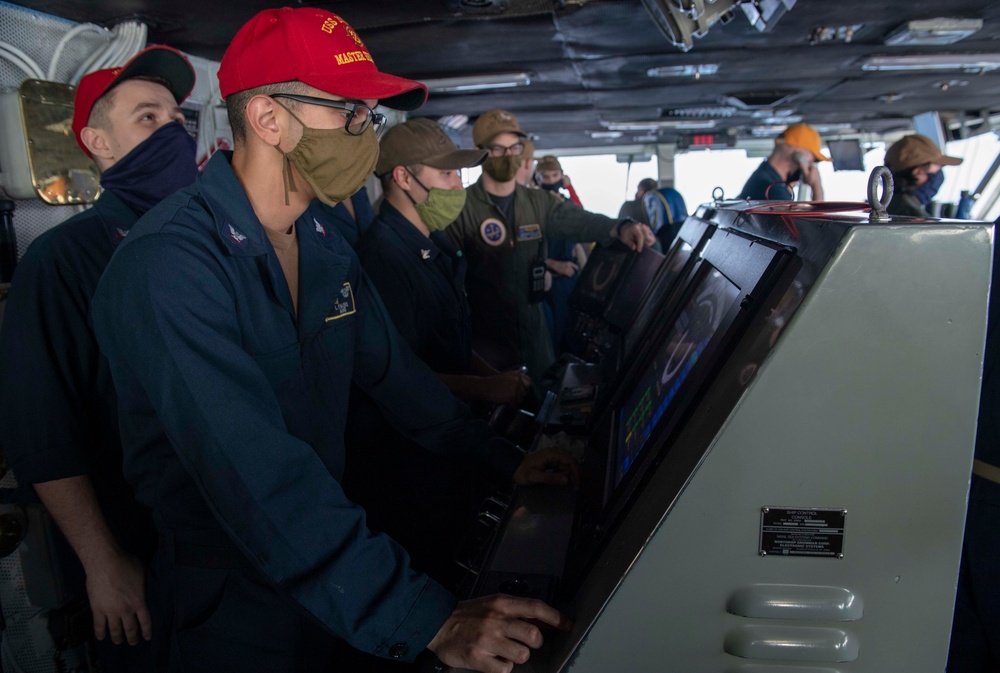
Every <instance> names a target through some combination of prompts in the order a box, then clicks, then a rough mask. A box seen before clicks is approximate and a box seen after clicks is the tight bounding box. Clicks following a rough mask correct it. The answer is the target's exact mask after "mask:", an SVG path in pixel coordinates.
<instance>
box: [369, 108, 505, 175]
mask: <svg viewBox="0 0 1000 673" xmlns="http://www.w3.org/2000/svg"><path fill="white" fill-rule="evenodd" d="M486 154H487V152H486V150H461V149H459V148H458V146H456V145H455V143H453V142H452V140H451V138H449V137H448V134H447V133H445V131H444V129H443V128H441V126H440V125H438V124H437V123H435V122H433V121H431V120H430V119H411V120H410V121H407V122H404V123H402V124H398V125H396V126H393V127H392V128H391V129H389V130H388V131H386V134H385V136H383V137H382V141H381V142H380V143H379V155H378V163H376V164H375V175H377V176H379V177H381V176H383V175H385V174H387V173H390V172H391V171H392V169H393V168H395V167H396V166H413V165H415V164H422V165H424V166H430V167H431V168H444V169H458V168H469V167H471V166H478V165H479V164H481V163H483V161H484V160H485V159H486Z"/></svg>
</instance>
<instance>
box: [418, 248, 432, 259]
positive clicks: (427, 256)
mask: <svg viewBox="0 0 1000 673" xmlns="http://www.w3.org/2000/svg"><path fill="white" fill-rule="evenodd" d="M430 258H431V251H430V250H424V249H421V250H420V259H430Z"/></svg>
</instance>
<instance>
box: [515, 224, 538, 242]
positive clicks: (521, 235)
mask: <svg viewBox="0 0 1000 673" xmlns="http://www.w3.org/2000/svg"><path fill="white" fill-rule="evenodd" d="M541 237H542V227H541V225H538V224H522V225H520V226H518V228H517V240H518V241H537V240H538V239H540V238H541Z"/></svg>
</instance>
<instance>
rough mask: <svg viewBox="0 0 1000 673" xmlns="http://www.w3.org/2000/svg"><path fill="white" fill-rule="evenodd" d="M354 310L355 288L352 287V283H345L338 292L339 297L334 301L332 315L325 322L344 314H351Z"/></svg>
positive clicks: (341, 316)
mask: <svg viewBox="0 0 1000 673" xmlns="http://www.w3.org/2000/svg"><path fill="white" fill-rule="evenodd" d="M354 311H355V308H354V290H352V289H351V284H350V283H344V286H343V287H342V288H340V292H338V293H337V297H336V299H335V300H334V302H333V309H332V310H331V312H330V315H328V316H327V317H326V319H325V320H324V321H323V322H330V321H332V320H338V319H340V318H343V317H344V316H348V315H351V314H352V313H354Z"/></svg>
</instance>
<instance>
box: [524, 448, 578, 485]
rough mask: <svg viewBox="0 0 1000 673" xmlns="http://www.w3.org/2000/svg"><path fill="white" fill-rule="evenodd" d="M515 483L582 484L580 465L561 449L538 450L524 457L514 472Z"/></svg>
mask: <svg viewBox="0 0 1000 673" xmlns="http://www.w3.org/2000/svg"><path fill="white" fill-rule="evenodd" d="M514 483H515V484H518V485H519V486H528V485H530V484H551V485H553V486H566V485H567V484H573V485H574V486H575V485H576V484H579V483H580V464H579V463H578V462H576V459H575V458H573V456H571V455H569V454H568V453H566V452H565V451H563V450H561V449H553V448H546V449H538V450H537V451H532V452H531V453H529V454H527V455H526V456H525V457H524V460H522V461H521V464H520V465H519V466H518V468H517V469H516V470H515V471H514Z"/></svg>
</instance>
